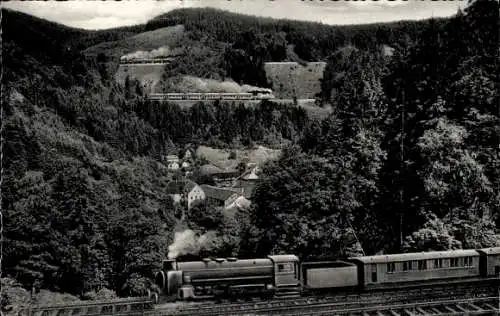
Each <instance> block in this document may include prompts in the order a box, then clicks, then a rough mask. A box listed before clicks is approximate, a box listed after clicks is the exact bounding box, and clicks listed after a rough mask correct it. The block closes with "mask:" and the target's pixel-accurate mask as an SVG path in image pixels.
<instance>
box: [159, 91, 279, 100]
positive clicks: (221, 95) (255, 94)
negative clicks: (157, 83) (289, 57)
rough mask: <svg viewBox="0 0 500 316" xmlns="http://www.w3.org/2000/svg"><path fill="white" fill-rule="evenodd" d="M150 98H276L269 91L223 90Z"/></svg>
mask: <svg viewBox="0 0 500 316" xmlns="http://www.w3.org/2000/svg"><path fill="white" fill-rule="evenodd" d="M149 99H150V100H156V101H175V100H193V101H202V100H269V99H274V95H273V94H272V92H269V91H250V92H239V93H222V92H207V93H197V92H188V93H151V94H149Z"/></svg>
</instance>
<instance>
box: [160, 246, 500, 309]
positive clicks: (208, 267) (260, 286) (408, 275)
mask: <svg viewBox="0 0 500 316" xmlns="http://www.w3.org/2000/svg"><path fill="white" fill-rule="evenodd" d="M498 277H500V247H496V248H486V249H478V250H472V249H471V250H452V251H435V252H421V253H405V254H392V255H376V256H364V257H351V258H348V259H347V260H345V261H328V262H300V261H299V258H298V257H297V256H295V255H272V256H268V257H267V258H259V259H237V258H217V259H204V260H201V261H190V262H177V261H175V260H164V261H163V267H162V270H161V271H159V272H157V273H156V277H155V278H156V284H157V285H158V286H159V288H160V289H161V291H162V293H161V294H160V295H163V296H164V297H166V298H167V300H194V299H214V298H223V297H242V296H258V297H260V298H262V299H268V298H272V297H274V296H283V295H307V294H311V293H314V292H318V291H336V292H339V291H340V292H342V291H349V292H351V291H356V292H359V291H361V292H362V291H371V290H377V289H390V288H396V287H403V288H404V287H410V286H419V285H425V284H430V283H432V282H434V283H439V282H442V283H450V282H454V281H457V282H462V281H475V280H477V281H479V280H487V279H494V278H498Z"/></svg>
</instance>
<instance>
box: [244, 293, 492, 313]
mask: <svg viewBox="0 0 500 316" xmlns="http://www.w3.org/2000/svg"><path fill="white" fill-rule="evenodd" d="M498 304H499V298H498V297H484V298H474V299H468V300H464V299H459V300H440V301H433V302H422V303H410V304H395V305H389V306H387V305H380V304H379V305H373V306H369V307H357V308H342V309H335V307H331V306H313V307H310V308H308V310H302V311H299V310H297V311H286V312H284V313H283V312H280V311H276V310H275V311H271V310H268V311H265V312H263V313H260V312H259V313H255V314H253V315H288V316H299V315H300V316H330V315H335V316H344V315H345V316H354V315H356V316H357V315H359V316H372V315H377V316H389V315H390V316H420V315H429V316H431V315H440V316H445V315H446V316H452V315H453V316H455V315H456V316H458V315H498V314H499V313H500V309H499V307H498ZM311 309H313V310H311ZM269 313H271V314H269Z"/></svg>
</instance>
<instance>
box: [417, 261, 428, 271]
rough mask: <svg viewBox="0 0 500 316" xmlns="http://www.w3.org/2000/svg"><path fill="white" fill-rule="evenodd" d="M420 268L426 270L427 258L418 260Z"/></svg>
mask: <svg viewBox="0 0 500 316" xmlns="http://www.w3.org/2000/svg"><path fill="white" fill-rule="evenodd" d="M418 269H419V270H426V269H427V261H426V260H419V261H418Z"/></svg>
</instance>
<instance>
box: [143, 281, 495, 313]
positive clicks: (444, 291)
mask: <svg viewBox="0 0 500 316" xmlns="http://www.w3.org/2000/svg"><path fill="white" fill-rule="evenodd" d="M492 292H493V291H492V288H491V286H490V285H483V286H481V285H478V284H476V283H473V284H469V285H467V286H462V287H460V289H456V288H454V287H446V286H443V287H432V288H427V289H413V290H406V291H399V292H397V291H385V292H371V293H363V294H350V295H334V296H324V297H318V296H314V297H305V298H304V297H299V298H292V299H279V300H278V299H275V300H272V301H258V302H250V303H225V304H193V305H191V306H188V307H179V308H178V309H171V308H161V307H156V308H155V311H154V312H153V311H152V312H150V313H148V314H147V315H158V316H159V315H177V316H180V315H183V316H187V315H196V316H209V315H210V316H211V315H246V314H248V313H250V314H252V313H260V312H261V311H266V310H271V311H274V312H276V311H278V310H282V311H287V310H290V309H296V308H298V309H302V310H307V309H308V308H310V307H312V308H317V307H325V306H327V307H332V306H337V307H339V308H359V307H367V306H372V305H374V304H377V303H379V302H385V303H386V304H407V303H415V302H430V301H436V300H444V299H451V298H452V299H456V298H459V299H466V298H472V297H476V298H481V297H488V296H490V295H491V294H492ZM273 314H274V313H273ZM259 315H260V314H259Z"/></svg>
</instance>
